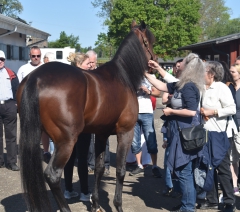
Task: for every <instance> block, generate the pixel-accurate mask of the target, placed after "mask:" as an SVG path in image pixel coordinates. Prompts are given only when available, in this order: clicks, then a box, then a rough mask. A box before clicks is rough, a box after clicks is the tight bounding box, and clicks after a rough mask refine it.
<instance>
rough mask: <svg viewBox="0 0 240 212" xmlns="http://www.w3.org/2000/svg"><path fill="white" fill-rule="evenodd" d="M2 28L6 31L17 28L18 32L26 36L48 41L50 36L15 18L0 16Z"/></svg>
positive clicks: (0, 26)
mask: <svg viewBox="0 0 240 212" xmlns="http://www.w3.org/2000/svg"><path fill="white" fill-rule="evenodd" d="M0 20H1V21H0V28H2V29H6V30H10V31H12V30H14V29H15V27H17V28H16V32H18V33H21V34H24V35H31V36H32V37H36V38H41V39H44V40H47V39H48V36H50V34H49V33H47V32H44V31H41V30H38V29H36V28H33V27H31V26H29V25H28V24H25V23H23V22H20V21H18V20H16V19H14V18H10V17H7V16H5V15H3V14H0Z"/></svg>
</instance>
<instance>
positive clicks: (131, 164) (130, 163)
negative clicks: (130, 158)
mask: <svg viewBox="0 0 240 212" xmlns="http://www.w3.org/2000/svg"><path fill="white" fill-rule="evenodd" d="M126 165H127V166H135V165H137V161H134V162H126Z"/></svg>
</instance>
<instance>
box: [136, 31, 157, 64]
mask: <svg viewBox="0 0 240 212" xmlns="http://www.w3.org/2000/svg"><path fill="white" fill-rule="evenodd" d="M134 30H137V31H138V32H139V33H140V35H141V37H142V39H143V43H144V46H145V47H146V51H147V52H148V53H149V54H150V55H151V60H153V59H154V57H153V54H152V52H151V51H150V49H149V45H148V40H147V38H146V37H145V36H144V34H143V33H142V31H141V30H139V29H138V28H134Z"/></svg>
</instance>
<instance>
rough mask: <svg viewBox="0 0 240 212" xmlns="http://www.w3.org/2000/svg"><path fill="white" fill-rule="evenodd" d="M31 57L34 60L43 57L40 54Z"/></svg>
mask: <svg viewBox="0 0 240 212" xmlns="http://www.w3.org/2000/svg"><path fill="white" fill-rule="evenodd" d="M31 57H32V58H35V57H38V58H39V57H41V55H40V54H38V55H31Z"/></svg>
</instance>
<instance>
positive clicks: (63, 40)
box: [48, 31, 81, 51]
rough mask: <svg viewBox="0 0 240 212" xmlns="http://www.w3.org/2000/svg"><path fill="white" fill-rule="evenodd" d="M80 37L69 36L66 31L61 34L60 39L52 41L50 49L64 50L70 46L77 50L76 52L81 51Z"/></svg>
mask: <svg viewBox="0 0 240 212" xmlns="http://www.w3.org/2000/svg"><path fill="white" fill-rule="evenodd" d="M78 41H79V36H77V37H75V36H73V35H70V36H68V35H67V34H66V33H65V32H64V31H63V32H61V33H60V38H59V39H57V40H55V41H50V42H49V43H48V47H49V48H64V47H67V46H70V47H71V48H75V49H76V51H79V50H81V45H80V44H79V43H78Z"/></svg>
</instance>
